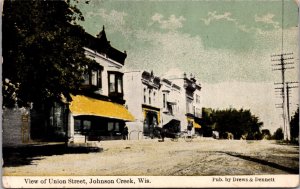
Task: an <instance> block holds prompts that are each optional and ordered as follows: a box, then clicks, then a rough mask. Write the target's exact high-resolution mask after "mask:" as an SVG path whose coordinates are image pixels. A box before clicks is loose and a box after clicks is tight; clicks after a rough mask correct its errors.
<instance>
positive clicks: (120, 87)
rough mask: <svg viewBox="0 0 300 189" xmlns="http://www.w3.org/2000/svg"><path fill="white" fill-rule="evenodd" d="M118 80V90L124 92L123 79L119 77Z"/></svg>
mask: <svg viewBox="0 0 300 189" xmlns="http://www.w3.org/2000/svg"><path fill="white" fill-rule="evenodd" d="M117 81H118V83H117V84H118V88H117V90H118V92H120V93H121V92H122V79H121V78H120V77H119V78H118V79H117Z"/></svg>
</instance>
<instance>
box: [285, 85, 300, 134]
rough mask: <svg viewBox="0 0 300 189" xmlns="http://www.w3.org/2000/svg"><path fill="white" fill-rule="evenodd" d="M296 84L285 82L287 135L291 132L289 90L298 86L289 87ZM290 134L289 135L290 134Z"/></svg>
mask: <svg viewBox="0 0 300 189" xmlns="http://www.w3.org/2000/svg"><path fill="white" fill-rule="evenodd" d="M295 83H298V82H286V98H287V102H286V103H287V117H288V125H289V133H290V132H291V125H290V123H291V116H290V90H291V89H292V88H298V86H295V85H293V86H290V84H295ZM290 134H291V133H290Z"/></svg>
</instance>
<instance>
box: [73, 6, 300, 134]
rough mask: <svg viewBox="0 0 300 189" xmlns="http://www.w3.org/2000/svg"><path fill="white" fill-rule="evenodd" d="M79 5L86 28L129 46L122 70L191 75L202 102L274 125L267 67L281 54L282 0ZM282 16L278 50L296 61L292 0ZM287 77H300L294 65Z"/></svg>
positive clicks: (274, 76) (272, 75) (273, 75)
mask: <svg viewBox="0 0 300 189" xmlns="http://www.w3.org/2000/svg"><path fill="white" fill-rule="evenodd" d="M79 8H80V10H81V11H82V12H83V14H84V17H85V21H84V22H81V23H80V24H81V25H82V26H83V27H84V28H85V30H86V31H87V32H88V33H90V34H92V35H96V34H97V33H98V32H99V31H100V30H101V29H102V26H103V25H105V28H106V33H107V36H108V39H109V40H110V41H111V44H112V45H113V46H114V47H116V48H117V49H119V50H121V51H124V50H126V51H127V54H128V56H127V59H126V63H125V68H126V69H128V70H132V69H139V70H143V69H146V70H153V71H154V73H155V74H156V75H159V76H160V75H162V74H163V73H165V72H167V71H168V70H170V69H174V68H176V69H179V70H181V71H184V72H187V73H193V74H195V75H196V77H197V79H198V81H199V82H200V83H205V86H206V88H203V92H204V93H205V94H206V95H205V96H204V97H203V99H204V105H205V106H208V107H213V108H220V107H229V106H230V105H234V107H236V108H240V107H244V108H250V109H252V110H254V111H255V112H254V113H255V114H257V115H258V116H260V117H261V118H262V121H264V122H265V126H266V127H269V128H271V127H272V129H271V130H274V128H275V127H279V126H280V125H279V122H281V121H280V120H281V119H280V118H278V115H279V113H280V111H278V110H276V109H275V105H274V104H275V103H278V102H280V100H279V99H277V100H276V99H274V96H275V95H274V90H273V89H272V88H273V83H274V82H279V81H280V73H279V72H274V71H272V66H271V64H272V62H271V57H270V56H271V55H272V54H276V53H281V32H282V30H281V28H282V24H281V20H282V1H281V0H235V1H234V0H223V1H222V0H219V1H217V0H210V1H205V0H198V1H197V0H196V1H192V0H186V1H179V0H167V1H158V0H153V1H134V0H125V1H123V0H122V1H121V0H105V1H104V0H102V1H101V0H92V1H91V2H90V3H89V4H84V3H82V4H79ZM284 13H285V14H284V17H283V18H284V31H283V33H284V51H285V52H293V53H294V58H295V62H296V63H297V62H298V27H297V25H298V8H297V4H296V3H295V1H293V0H285V1H284ZM295 67H296V68H298V64H295ZM286 77H287V80H288V81H296V80H298V69H294V70H289V71H287V72H286ZM218 84H220V85H219V86H223V87H225V86H226V87H227V88H229V89H226V90H224V88H222V87H219V88H218V87H216V86H218ZM256 84H257V86H260V87H257V88H253V86H255V85H256ZM234 85H235V86H234ZM231 86H232V87H235V91H241V94H242V95H240V96H238V95H239V94H235V93H234V92H233V91H232V90H230V87H231ZM237 86H238V87H237ZM247 86H249V87H247ZM264 86H265V87H264ZM266 89H268V90H266ZM204 90H205V91H204ZM255 95H256V96H255ZM293 98H295V99H296V100H294V101H297V99H298V94H297V93H296V95H294V97H293ZM205 99H206V100H205ZM262 99H264V100H262ZM233 100H235V101H233Z"/></svg>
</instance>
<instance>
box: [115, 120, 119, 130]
mask: <svg viewBox="0 0 300 189" xmlns="http://www.w3.org/2000/svg"><path fill="white" fill-rule="evenodd" d="M115 131H120V125H119V123H118V122H116V123H115Z"/></svg>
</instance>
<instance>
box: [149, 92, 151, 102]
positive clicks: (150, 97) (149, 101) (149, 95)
mask: <svg viewBox="0 0 300 189" xmlns="http://www.w3.org/2000/svg"><path fill="white" fill-rule="evenodd" d="M149 104H151V89H150V90H149Z"/></svg>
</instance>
